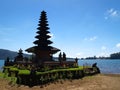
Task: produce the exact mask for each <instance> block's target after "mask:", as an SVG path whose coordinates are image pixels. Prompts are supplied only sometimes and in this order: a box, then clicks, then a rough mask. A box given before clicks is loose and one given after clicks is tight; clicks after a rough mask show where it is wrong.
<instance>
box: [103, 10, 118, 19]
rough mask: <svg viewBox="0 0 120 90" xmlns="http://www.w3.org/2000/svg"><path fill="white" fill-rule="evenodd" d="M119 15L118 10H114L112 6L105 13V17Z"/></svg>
mask: <svg viewBox="0 0 120 90" xmlns="http://www.w3.org/2000/svg"><path fill="white" fill-rule="evenodd" d="M119 16H120V11H118V10H115V9H114V8H111V9H108V10H107V11H106V13H105V17H104V18H105V19H106V20H107V19H109V18H115V17H119Z"/></svg>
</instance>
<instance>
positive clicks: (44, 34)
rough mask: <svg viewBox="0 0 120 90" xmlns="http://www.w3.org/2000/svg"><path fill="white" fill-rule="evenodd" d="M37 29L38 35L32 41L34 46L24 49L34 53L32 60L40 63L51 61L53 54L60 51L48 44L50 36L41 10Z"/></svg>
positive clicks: (43, 12)
mask: <svg viewBox="0 0 120 90" xmlns="http://www.w3.org/2000/svg"><path fill="white" fill-rule="evenodd" d="M37 30H38V31H37V32H36V33H37V34H38V35H37V36H36V37H35V38H36V39H37V40H36V41H34V42H33V43H34V44H35V46H33V47H30V48H28V49H26V51H27V52H28V53H33V54H35V60H34V62H35V63H36V64H39V65H41V64H43V63H44V62H46V61H53V58H52V57H53V54H55V53H57V52H58V51H60V49H57V48H55V47H52V46H50V45H51V44H52V43H53V42H52V41H50V40H49V39H50V37H51V36H50V32H49V31H48V30H49V27H48V21H47V16H46V12H45V11H42V12H41V16H40V19H39V24H38V28H37Z"/></svg>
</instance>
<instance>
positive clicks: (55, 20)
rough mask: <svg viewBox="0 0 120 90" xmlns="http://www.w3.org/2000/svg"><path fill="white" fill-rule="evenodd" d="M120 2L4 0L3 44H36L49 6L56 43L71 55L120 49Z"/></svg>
mask: <svg viewBox="0 0 120 90" xmlns="http://www.w3.org/2000/svg"><path fill="white" fill-rule="evenodd" d="M119 3H120V0H0V41H1V43H0V48H3V49H9V50H14V51H18V50H19V48H22V49H23V50H25V49H27V48H29V47H31V46H34V44H33V41H35V40H36V39H35V38H34V37H35V35H36V31H37V29H36V28H37V27H38V26H37V25H38V20H39V17H40V13H41V11H42V10H45V11H46V12H47V18H48V23H49V27H50V32H51V35H52V38H51V41H53V42H54V43H53V44H52V46H54V47H57V48H59V49H61V52H65V53H66V54H67V56H68V57H79V58H82V57H86V56H94V55H96V56H108V55H109V54H111V53H114V52H119V51H120V5H119ZM55 56H57V54H56V55H55Z"/></svg>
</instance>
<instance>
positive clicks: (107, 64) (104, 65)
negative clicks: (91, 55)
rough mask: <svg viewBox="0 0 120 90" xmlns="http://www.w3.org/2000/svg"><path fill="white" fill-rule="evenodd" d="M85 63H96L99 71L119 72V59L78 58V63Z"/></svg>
mask: <svg viewBox="0 0 120 90" xmlns="http://www.w3.org/2000/svg"><path fill="white" fill-rule="evenodd" d="M85 63H88V64H91V65H92V64H93V63H97V66H98V67H99V68H100V70H101V73H113V74H120V59H114V60H111V59H109V60H103V59H102V60H101V59H99V60H79V65H83V64H85Z"/></svg>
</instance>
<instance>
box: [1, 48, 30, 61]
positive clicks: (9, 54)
mask: <svg viewBox="0 0 120 90" xmlns="http://www.w3.org/2000/svg"><path fill="white" fill-rule="evenodd" d="M17 53H18V52H15V51H10V50H7V49H0V60H5V59H6V58H7V57H9V58H10V59H11V60H12V59H14V58H15V57H16V56H17V55H18V54H17ZM23 56H24V57H29V55H28V54H23Z"/></svg>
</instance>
